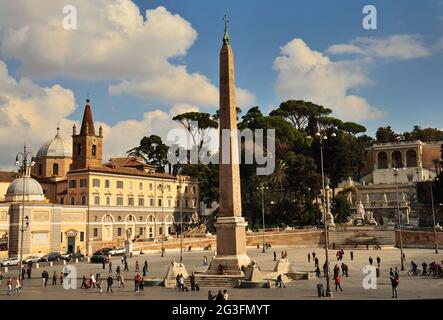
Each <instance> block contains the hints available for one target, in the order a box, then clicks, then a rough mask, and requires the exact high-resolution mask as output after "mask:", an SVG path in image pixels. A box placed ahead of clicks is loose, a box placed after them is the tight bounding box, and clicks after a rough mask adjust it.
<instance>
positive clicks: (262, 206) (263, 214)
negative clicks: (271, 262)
mask: <svg viewBox="0 0 443 320" xmlns="http://www.w3.org/2000/svg"><path fill="white" fill-rule="evenodd" d="M265 189H266V190H268V189H269V188H268V187H265V186H263V185H262V186H260V187H257V190H261V213H262V221H263V233H262V234H263V250H262V253H265V200H264V193H265Z"/></svg>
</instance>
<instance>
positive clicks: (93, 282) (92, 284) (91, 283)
mask: <svg viewBox="0 0 443 320" xmlns="http://www.w3.org/2000/svg"><path fill="white" fill-rule="evenodd" d="M96 285H97V280H95V277H94V275H93V274H92V273H91V274H90V275H89V287H90V288H95V286H96Z"/></svg>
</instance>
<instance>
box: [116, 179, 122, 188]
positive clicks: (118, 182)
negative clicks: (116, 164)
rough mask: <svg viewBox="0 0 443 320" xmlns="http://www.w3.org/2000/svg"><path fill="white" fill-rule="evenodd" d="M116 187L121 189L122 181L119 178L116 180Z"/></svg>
mask: <svg viewBox="0 0 443 320" xmlns="http://www.w3.org/2000/svg"><path fill="white" fill-rule="evenodd" d="M117 189H123V181H121V180H118V181H117Z"/></svg>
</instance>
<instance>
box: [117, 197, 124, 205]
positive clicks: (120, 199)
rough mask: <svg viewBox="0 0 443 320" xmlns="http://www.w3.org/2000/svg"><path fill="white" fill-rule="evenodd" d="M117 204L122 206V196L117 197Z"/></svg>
mask: <svg viewBox="0 0 443 320" xmlns="http://www.w3.org/2000/svg"><path fill="white" fill-rule="evenodd" d="M117 205H118V206H122V205H123V197H120V196H119V197H117Z"/></svg>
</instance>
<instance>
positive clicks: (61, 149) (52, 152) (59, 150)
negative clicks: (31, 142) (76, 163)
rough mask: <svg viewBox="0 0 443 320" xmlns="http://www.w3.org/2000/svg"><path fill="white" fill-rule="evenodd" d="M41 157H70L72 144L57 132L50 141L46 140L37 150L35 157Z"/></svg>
mask: <svg viewBox="0 0 443 320" xmlns="http://www.w3.org/2000/svg"><path fill="white" fill-rule="evenodd" d="M42 157H61V158H72V145H71V142H70V141H69V140H67V139H64V138H62V137H61V136H60V134H59V133H58V132H57V135H56V136H55V138H54V139H52V140H51V141H48V142H46V143H45V144H44V145H43V146H42V147H41V148H40V150H38V152H37V158H42Z"/></svg>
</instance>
